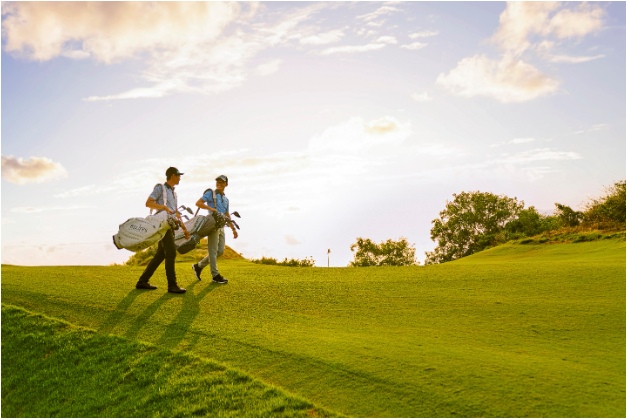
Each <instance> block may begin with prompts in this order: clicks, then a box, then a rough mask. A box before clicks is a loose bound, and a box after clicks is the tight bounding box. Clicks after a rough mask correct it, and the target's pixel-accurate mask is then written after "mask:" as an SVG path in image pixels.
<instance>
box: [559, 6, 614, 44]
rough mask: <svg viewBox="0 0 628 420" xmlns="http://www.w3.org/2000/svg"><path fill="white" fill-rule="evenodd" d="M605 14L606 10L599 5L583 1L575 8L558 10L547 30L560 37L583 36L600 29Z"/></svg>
mask: <svg viewBox="0 0 628 420" xmlns="http://www.w3.org/2000/svg"><path fill="white" fill-rule="evenodd" d="M605 15H606V12H605V11H604V10H603V9H602V8H600V6H599V5H597V4H595V5H593V4H588V3H581V4H580V5H578V6H577V7H576V8H575V9H573V10H570V9H563V10H560V11H559V12H557V13H556V14H555V15H554V17H552V20H551V21H550V22H549V26H548V29H547V30H548V31H549V32H552V33H553V34H555V35H556V36H557V37H558V38H572V37H582V36H585V35H588V34H590V33H594V32H597V31H599V30H600V29H601V28H602V25H603V23H604V22H603V18H604V17H605Z"/></svg>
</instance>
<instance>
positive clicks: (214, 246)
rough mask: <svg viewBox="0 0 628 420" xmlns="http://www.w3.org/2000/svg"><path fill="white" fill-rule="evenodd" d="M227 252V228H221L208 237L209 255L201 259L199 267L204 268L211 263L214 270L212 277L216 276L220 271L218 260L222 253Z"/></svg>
mask: <svg viewBox="0 0 628 420" xmlns="http://www.w3.org/2000/svg"><path fill="white" fill-rule="evenodd" d="M224 253H225V229H224V228H220V229H217V230H215V231H214V232H213V233H211V234H210V235H209V236H208V237H207V256H206V257H205V258H203V259H202V260H201V261H199V263H198V266H199V268H201V269H203V268H205V267H207V265H209V268H210V269H211V272H212V277H216V276H217V275H218V274H219V273H218V266H217V265H216V260H217V259H218V257H220V256H221V255H222V254H224Z"/></svg>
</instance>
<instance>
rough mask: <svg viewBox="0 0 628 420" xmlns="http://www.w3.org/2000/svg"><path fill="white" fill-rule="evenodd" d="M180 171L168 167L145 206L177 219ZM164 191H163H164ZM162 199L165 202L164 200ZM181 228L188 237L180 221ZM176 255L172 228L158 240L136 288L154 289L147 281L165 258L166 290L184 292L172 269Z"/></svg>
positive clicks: (188, 235)
mask: <svg viewBox="0 0 628 420" xmlns="http://www.w3.org/2000/svg"><path fill="white" fill-rule="evenodd" d="M181 175H183V174H182V173H180V172H179V170H178V169H177V168H174V167H170V168H168V170H167V171H166V178H167V181H166V182H165V183H164V184H157V185H155V188H154V190H153V192H152V193H151V195H149V196H148V199H147V200H146V207H148V208H150V209H151V212H152V210H157V212H160V211H166V212H168V214H174V215H176V216H177V217H178V218H179V220H180V219H181V216H180V215H179V214H178V213H177V207H178V204H177V195H176V194H175V192H174V187H175V185H177V184H179V181H180V180H181ZM164 192H165V193H164ZM164 199H165V201H166V202H164ZM181 225H182V228H183V229H184V232H185V237H186V238H189V237H190V234H189V233H188V231H187V229H186V228H185V225H184V224H183V222H181ZM176 256H177V249H176V247H175V244H174V233H173V230H172V229H168V231H167V232H166V235H165V236H164V237H163V238H162V239H161V240H160V241H159V245H158V248H157V253H156V254H155V256H154V257H153V259H152V260H151V261H150V262H149V263H148V265H147V266H146V269H145V270H144V272H143V273H142V275H141V276H140V279H139V280H138V282H137V284H136V286H135V287H136V288H137V289H148V290H152V289H156V288H157V286H153V285H152V284H149V283H148V280H150V278H151V276H152V275H153V273H154V272H155V270H156V269H157V267H159V265H160V264H161V263H162V261H163V260H164V259H165V260H166V278H167V279H168V292H170V293H185V289H182V288H180V287H179V286H178V285H177V277H176V275H175V271H174V260H175V258H176Z"/></svg>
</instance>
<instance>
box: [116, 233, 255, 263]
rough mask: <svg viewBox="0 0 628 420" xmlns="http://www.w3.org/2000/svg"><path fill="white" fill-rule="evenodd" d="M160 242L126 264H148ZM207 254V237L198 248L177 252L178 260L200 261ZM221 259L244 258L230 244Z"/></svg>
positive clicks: (134, 255)
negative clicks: (183, 252) (186, 251)
mask: <svg viewBox="0 0 628 420" xmlns="http://www.w3.org/2000/svg"><path fill="white" fill-rule="evenodd" d="M158 245H159V244H155V245H153V246H151V247H149V248H147V249H145V250H142V251H138V252H136V253H135V254H133V255H131V257H130V258H129V259H128V260H127V261H126V262H125V265H128V266H146V265H147V264H148V263H149V262H150V260H151V259H152V258H153V256H154V255H155V253H156V252H157V246H158ZM206 255H207V238H203V239H201V241H200V242H199V243H198V244H196V248H194V249H193V250H192V251H190V252H188V253H187V254H183V255H181V254H179V253H177V259H176V261H177V262H194V263H195V262H198V261H200V260H202V259H203V258H205V256H206ZM218 259H219V260H237V259H244V257H242V255H240V254H238V253H237V252H236V251H234V250H233V249H232V248H231V247H229V245H225V253H224V254H223V255H221V256H220V257H218Z"/></svg>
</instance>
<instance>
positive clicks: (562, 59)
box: [550, 54, 605, 64]
mask: <svg viewBox="0 0 628 420" xmlns="http://www.w3.org/2000/svg"><path fill="white" fill-rule="evenodd" d="M604 57H605V55H604V54H600V55H595V56H590V57H571V56H567V55H553V56H551V58H550V61H551V62H552V63H570V64H578V63H586V62H587V61H591V60H597V59H598V58H604Z"/></svg>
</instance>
